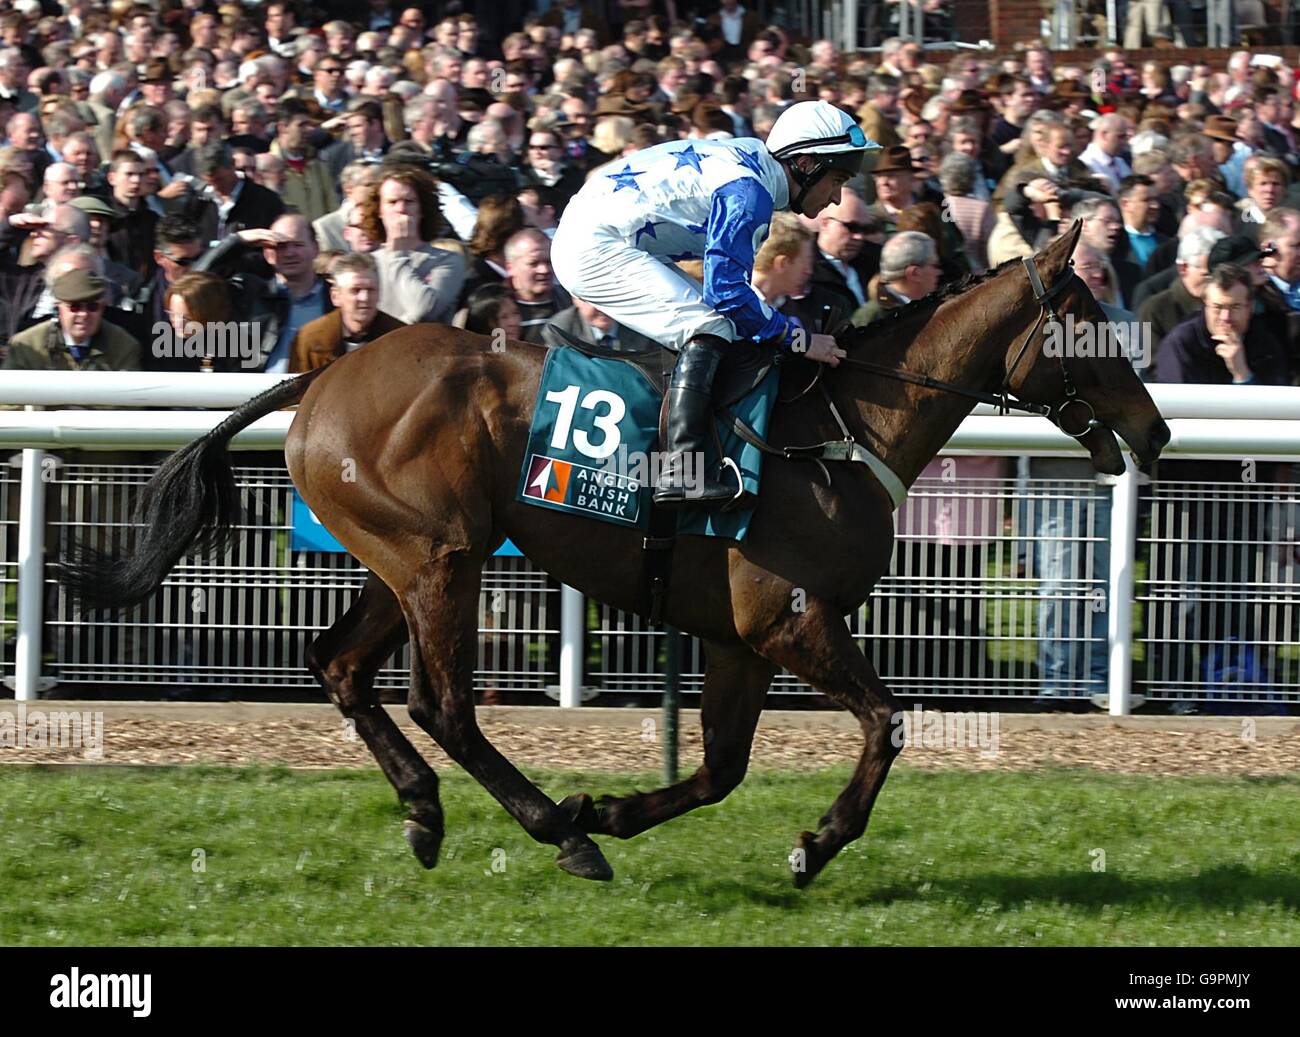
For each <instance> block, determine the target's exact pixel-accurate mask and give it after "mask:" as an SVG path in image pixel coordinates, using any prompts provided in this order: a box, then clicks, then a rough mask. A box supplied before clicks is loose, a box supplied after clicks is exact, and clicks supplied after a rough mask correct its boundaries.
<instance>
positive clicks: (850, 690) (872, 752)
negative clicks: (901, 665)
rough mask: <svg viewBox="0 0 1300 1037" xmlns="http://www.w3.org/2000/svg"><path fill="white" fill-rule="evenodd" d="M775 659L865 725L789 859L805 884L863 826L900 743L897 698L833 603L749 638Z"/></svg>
mask: <svg viewBox="0 0 1300 1037" xmlns="http://www.w3.org/2000/svg"><path fill="white" fill-rule="evenodd" d="M751 640H752V643H754V646H755V648H757V649H758V650H759V651H761V652H762V653H763V655H764V656H765V657H766V658H768V659H771V660H772V661H773V662H775V663H780V664H781V665H783V666H785V667H786V668H787V669H788V670H790V672H791V673H793V674H795V675H796V676H797V677H799V678H800V679H802V680H804V681H806V682H807V683H809V684H811V685H812V686H813V687H814V688H816V689H817V690H818V691H820V692H822V693H824V694H825V695H827V696H828V697H829V698H831V699H833V700H834V701H835V702H837V703H839V704H840V705H841V706H843V707H844V708H845V709H847V710H848V711H849V712H850V713H852V714H853V715H854V716H855V717H857V720H858V723H859V724H860V725H861V727H862V733H863V736H864V737H865V739H866V744H865V745H864V747H863V750H862V756H861V757H860V758H859V760H858V765H857V767H856V768H855V769H854V771H853V777H852V778H851V779H850V781H849V783H848V785H847V786H846V787H845V789H844V791H843V792H841V793H840V795H839V797H838V798H837V799H836V800H835V803H834V804H833V805H832V806H831V808H830V810H828V811H827V812H826V814H825V815H824V816H823V817H822V819H821V822H820V823H819V826H818V831H817V833H816V834H815V835H814V834H813V833H812V832H804V833H803V834H802V835H800V837H799V842H798V844H797V845H796V847H795V851H794V853H792V854H791V855H790V865H791V868H792V869H793V871H794V882H795V885H796V886H798V887H800V888H803V887H804V886H806V885H808V883H810V882H812V880H813V879H814V878H816V877H817V873H818V872H820V871H821V870H822V868H823V867H824V866H825V865H826V863H827V862H828V861H829V860H830V859H831V858H832V857H834V856H835V855H836V854H837V853H839V852H840V850H841V849H842V848H843V847H844V846H845V845H847V844H848V843H851V842H852V841H853V840H854V839H857V838H858V837H860V836H861V835H862V833H863V832H864V831H865V830H866V827H867V820H868V819H869V818H870V816H871V808H872V806H873V805H874V804H875V801H876V795H877V794H878V793H879V792H880V789H881V786H882V785H884V783H885V778H886V777H887V776H888V774H889V767H890V764H892V763H893V762H894V757H896V756H897V755H898V754H899V753H900V752H901V751H902V748H903V739H902V727H901V725H898V724H897V721H899V720H901V719H902V718H901V716H899V715H898V704H897V701H896V700H895V699H894V696H893V695H892V694H890V691H889V689H888V688H887V687H885V683H884V681H882V680H881V679H880V676H879V674H877V673H876V670H875V667H874V666H872V665H871V662H870V660H868V659H867V658H866V656H864V655H863V654H862V652H861V650H860V649H859V648H858V646H857V644H856V643H855V642H854V640H853V637H852V635H851V634H850V633H849V631H848V627H847V626H846V625H845V623H844V617H843V616H841V615H840V614H839V613H838V612H837V611H836V610H835V609H834V608H833V607H831V606H828V605H824V604H822V603H819V602H817V603H814V602H809V605H808V609H807V611H806V612H803V613H791V614H789V615H787V616H786V617H785V618H784V619H783V620H782V621H779V622H777V623H775V624H773V625H772V626H771V627H769V628H768V629H767V630H766V631H765V632H764V633H763V634H762V635H760V636H759V637H757V638H753V639H751Z"/></svg>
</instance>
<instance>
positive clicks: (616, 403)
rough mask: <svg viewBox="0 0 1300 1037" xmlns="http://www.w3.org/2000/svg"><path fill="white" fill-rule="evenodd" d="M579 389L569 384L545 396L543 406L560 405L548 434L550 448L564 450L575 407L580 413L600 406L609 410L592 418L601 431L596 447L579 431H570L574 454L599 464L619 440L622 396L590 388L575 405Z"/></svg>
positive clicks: (582, 431)
mask: <svg viewBox="0 0 1300 1037" xmlns="http://www.w3.org/2000/svg"><path fill="white" fill-rule="evenodd" d="M579 390H580V387H579V386H577V385H570V386H569V387H568V388H567V389H562V390H560V391H559V392H554V391H553V392H548V393H547V394H546V402H547V403H558V404H559V405H560V413H559V416H558V417H557V418H556V420H555V432H554V433H553V434H552V435H551V446H552V447H554V448H555V449H557V450H567V449H568V446H569V432H570V430H571V429H573V415H574V412H575V411H576V410H577V408H578V407H579V406H581V407H582V409H583V410H595V409H596V408H597V407H599V406H600V405H601V404H602V403H603V404H605V405H606V406H607V407H608V408H609V410H608V411H607V412H606V413H604V414H597V415H596V416H595V417H594V418H593V419H592V420H593V421H594V422H595V425H596V428H597V429H599V430H600V432H601V440H600V442H599V443H598V444H596V445H595V446H592V444H591V440H590V439H589V438H588V437H587V433H586V432H585V431H584V430H583V429H577V430H574V432H573V445H574V446H575V447H577V448H578V452H579V453H582V454H585V455H586V456H587V457H591V458H595V459H596V460H598V461H599V460H601V459H603V458H606V457H609V456H610V455H611V454H612V453H614V451H615V450H617V449H618V444H619V441H620V439H621V437H620V435H619V431H618V423H619V422H620V421H622V420H623V416H624V415H625V414H627V404H626V403H624V402H623V397H621V396H619V395H618V394H617V393H613V392H610V391H609V390H608V389H592V390H591V392H589V393H587V395H586V396H584V397H583V398H582V403H581V404H579V403H578V392H579Z"/></svg>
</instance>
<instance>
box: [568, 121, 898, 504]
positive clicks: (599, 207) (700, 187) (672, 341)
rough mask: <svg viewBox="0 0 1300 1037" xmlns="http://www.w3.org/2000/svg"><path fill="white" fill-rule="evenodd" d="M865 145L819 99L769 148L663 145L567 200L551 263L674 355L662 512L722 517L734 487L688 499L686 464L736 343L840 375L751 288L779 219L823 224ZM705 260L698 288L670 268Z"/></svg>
mask: <svg viewBox="0 0 1300 1037" xmlns="http://www.w3.org/2000/svg"><path fill="white" fill-rule="evenodd" d="M877 146H878V145H876V144H873V143H871V142H870V141H868V140H867V138H866V136H865V135H864V134H863V132H862V130H861V128H860V127H859V126H858V124H857V123H856V122H855V121H854V120H853V118H852V117H851V116H850V115H847V114H846V113H844V112H842V111H840V109H838V108H836V107H834V106H833V105H831V104H828V103H827V102H825V101H801V102H799V103H797V104H793V105H791V106H790V107H789V108H787V109H786V110H785V111H784V112H782V113H781V115H780V117H779V118H778V119H777V120H776V123H775V124H774V125H773V127H772V132H771V133H770V134H769V135H768V138H767V142H766V144H764V143H763V142H762V141H759V140H756V139H752V138H739V139H735V140H687V141H681V140H678V141H669V142H668V143H666V144H658V145H656V146H654V147H652V148H646V149H644V150H641V151H637V152H635V153H633V154H632V155H630V156H628V157H626V158H620V159H616V160H615V161H614V162H612V163H610V164H609V165H607V166H605V167H604V171H603V172H602V173H598V174H596V175H594V176H592V177H590V178H589V179H588V180H587V182H586V184H585V185H584V186H583V188H582V189H581V190H580V191H579V192H578V193H577V194H576V195H575V196H574V197H573V199H572V200H571V201H570V202H569V204H568V206H567V207H566V209H565V211H564V217H563V218H562V219H561V221H560V226H559V228H558V229H557V230H556V232H555V239H554V241H553V243H552V246H551V264H552V267H553V268H554V271H555V276H556V278H557V279H558V280H559V282H560V283H561V284H562V285H564V287H565V288H566V289H567V290H568V291H569V293H570V294H571V295H573V296H574V297H575V298H578V299H582V300H584V301H586V302H588V303H590V304H591V305H592V306H594V307H596V308H597V309H598V310H601V311H602V312H604V313H605V314H607V315H608V316H609V317H611V318H612V319H613V320H615V321H617V322H618V323H620V324H622V325H624V326H626V327H629V328H632V329H633V330H634V331H638V332H640V333H641V334H643V335H646V336H647V337H649V338H651V339H654V340H656V341H658V342H660V343H662V344H663V345H665V346H667V347H668V348H669V349H673V350H676V351H677V353H678V356H677V364H676V366H675V367H674V369H673V375H672V380H671V382H670V384H669V388H668V428H667V442H666V443H665V444H664V451H665V453H666V455H667V461H666V463H665V464H664V466H663V469H662V472H661V475H660V478H659V480H658V483H657V485H656V486H655V491H654V501H655V503H656V504H659V505H662V506H666V507H680V506H682V505H684V504H693V505H698V506H702V507H720V506H722V505H724V504H726V503H728V502H729V501H731V500H733V499H735V498H736V497H737V496H738V495H739V492H740V490H739V487H737V486H735V485H731V486H728V485H726V484H724V483H722V482H719V481H718V480H717V479H716V478H715V477H714V476H713V475H712V473H708V472H706V473H705V477H704V480H703V486H702V487H698V486H697V487H695V488H693V489H690V490H689V492H688V487H687V485H686V483H685V478H684V468H685V465H684V457H685V455H686V454H688V453H690V454H694V455H696V456H699V457H702V456H703V451H704V444H705V443H706V441H707V440H708V438H709V436H710V434H711V433H710V424H709V423H710V421H711V413H712V408H711V400H710V392H711V390H712V386H713V377H714V374H715V373H716V372H717V369H718V362H719V360H720V359H721V357H722V350H723V349H724V348H726V347H727V345H728V344H729V343H732V342H751V343H758V342H769V341H770V342H777V343H779V344H780V345H781V347H783V349H784V350H785V351H787V352H789V353H799V354H800V355H804V356H807V357H808V358H809V359H812V360H816V361H819V362H821V363H826V364H831V365H832V366H833V365H835V364H838V363H839V358H840V357H842V356H843V355H844V353H843V351H842V350H840V349H837V348H836V346H835V339H834V338H833V337H831V336H830V335H820V334H812V333H811V331H810V329H805V328H803V327H802V326H801V325H800V323H799V321H797V320H795V319H793V318H789V317H786V316H784V315H783V314H781V313H778V312H776V311H775V310H773V309H772V308H771V307H769V306H768V305H767V303H766V302H765V301H764V299H763V297H762V296H761V295H759V294H758V292H757V291H755V290H754V288H753V287H752V286H751V285H750V278H751V277H752V275H753V268H754V255H755V253H756V252H757V251H758V249H759V246H760V245H762V244H763V241H764V240H765V239H766V238H767V234H768V229H769V225H770V223H771V220H772V214H773V212H776V211H778V210H783V209H787V208H788V209H790V210H791V211H793V212H795V213H798V214H800V215H803V216H816V215H817V214H818V213H819V212H821V210H822V209H824V208H825V207H826V206H827V205H831V204H838V202H839V200H840V188H841V187H843V186H844V184H845V182H846V181H848V180H850V179H852V178H853V177H854V176H856V175H857V174H858V173H859V172H860V171H861V169H862V160H863V158H864V156H865V153H866V151H867V149H868V148H874V147H877ZM701 258H702V259H703V260H704V287H703V291H701V289H700V286H699V284H697V283H696V282H695V281H693V280H691V279H690V278H689V277H687V276H686V274H684V273H682V272H681V270H679V269H678V268H677V267H676V266H674V265H673V264H674V263H676V262H677V261H678V260H685V259H701Z"/></svg>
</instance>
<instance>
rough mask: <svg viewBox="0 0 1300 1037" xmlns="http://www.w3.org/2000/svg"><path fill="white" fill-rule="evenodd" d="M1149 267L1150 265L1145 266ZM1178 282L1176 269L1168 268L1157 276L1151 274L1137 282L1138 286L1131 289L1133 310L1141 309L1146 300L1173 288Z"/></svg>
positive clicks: (1174, 267)
mask: <svg viewBox="0 0 1300 1037" xmlns="http://www.w3.org/2000/svg"><path fill="white" fill-rule="evenodd" d="M1147 265H1148V266H1150V264H1149V263H1148V264H1147ZM1177 280H1178V267H1176V266H1172V265H1171V266H1169V267H1166V268H1165V269H1164V270H1161V271H1160V272H1159V273H1158V274H1152V275H1150V276H1149V277H1147V278H1144V279H1143V280H1141V281H1139V282H1138V286H1137V287H1136V288H1135V289H1133V300H1132V302H1133V309H1134V310H1135V311H1136V310H1140V309H1142V304H1143V303H1144V302H1146V301H1147V300H1148V299H1151V298H1154V297H1155V296H1157V295H1159V294H1160V293H1161V292H1163V291H1164V290H1165V289H1167V288H1170V287H1172V286H1173V283H1174V282H1175V281H1177Z"/></svg>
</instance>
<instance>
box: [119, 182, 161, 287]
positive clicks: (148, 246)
mask: <svg viewBox="0 0 1300 1037" xmlns="http://www.w3.org/2000/svg"><path fill="white" fill-rule="evenodd" d="M107 201H108V204H109V205H111V206H112V207H113V208H114V209H116V210H117V224H116V225H117V229H116V230H114V231H113V232H112V233H111V234H109V236H108V256H109V258H110V259H112V260H113V262H115V263H121V264H122V265H123V266H125V267H128V268H129V269H131V270H133V271H134V272H135V273H136V274H137V275H138V276H139V277H140V279H141V280H142V281H147V280H149V278H151V277H153V273H154V270H155V269H156V265H155V263H154V261H153V246H154V231H155V230H156V229H157V227H158V215H157V214H156V213H155V212H154V211H153V210H152V209H150V208H149V206H147V205H145V204H144V202H143V201H141V202H140V204H139V205H137V206H136V207H135V209H134V210H129V209H127V208H126V207H125V206H124V205H122V204H121V203H120V202H118V201H117V200H116V199H115V198H114V197H113V196H112V195H109V197H108V198H107Z"/></svg>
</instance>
